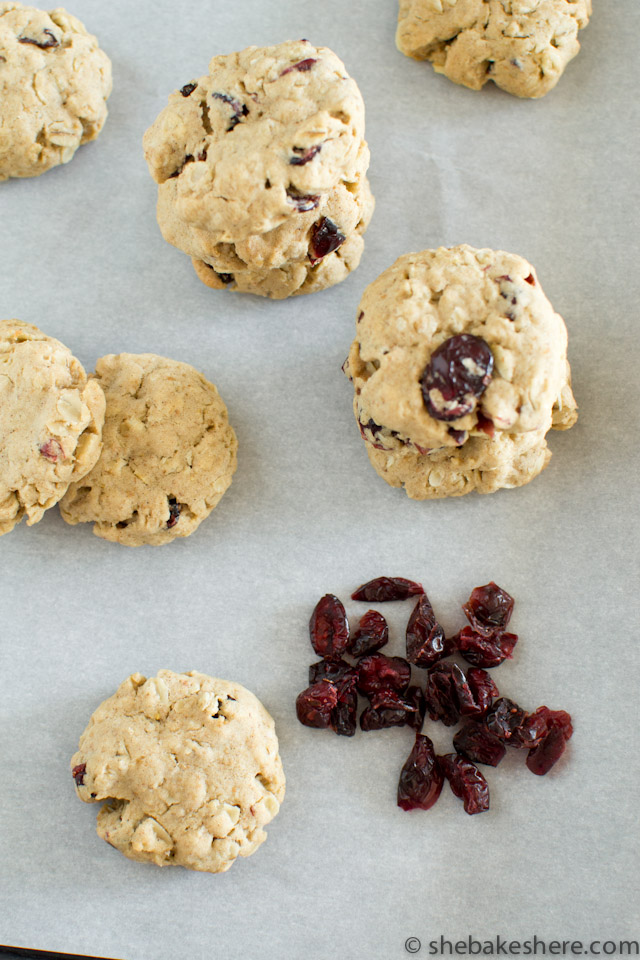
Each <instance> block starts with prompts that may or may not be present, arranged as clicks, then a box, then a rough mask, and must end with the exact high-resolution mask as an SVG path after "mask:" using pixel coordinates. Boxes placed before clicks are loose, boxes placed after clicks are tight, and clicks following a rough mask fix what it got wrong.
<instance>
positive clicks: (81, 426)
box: [0, 320, 105, 536]
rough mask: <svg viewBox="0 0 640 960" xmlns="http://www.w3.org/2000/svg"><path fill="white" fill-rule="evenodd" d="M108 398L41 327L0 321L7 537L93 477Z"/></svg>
mask: <svg viewBox="0 0 640 960" xmlns="http://www.w3.org/2000/svg"><path fill="white" fill-rule="evenodd" d="M104 408H105V400H104V394H103V392H102V389H101V388H100V385H99V384H98V383H96V382H95V381H94V380H89V381H88V380H87V376H86V374H85V372H84V369H83V367H82V365H81V364H80V362H79V361H78V360H76V358H75V357H74V356H73V355H72V353H71V351H70V350H68V349H67V347H65V346H64V344H62V343H60V341H59V340H54V338H53V337H47V336H46V335H45V334H44V333H42V331H41V330H38V328H37V327H34V326H32V325H31V324H28V323H21V322H20V320H0V536H1V535H2V534H3V533H8V532H9V531H10V530H12V529H13V528H14V527H15V525H16V524H17V523H19V522H20V520H22V518H23V517H24V516H26V517H27V524H29V525H31V524H34V523H37V522H38V520H41V519H42V516H43V514H44V512H45V510H48V509H49V507H52V506H53V505H54V504H55V503H57V502H58V500H60V498H61V497H62V496H63V495H64V494H65V492H66V490H67V488H68V486H69V484H70V483H72V482H73V481H74V480H79V479H81V478H82V477H84V476H85V474H87V473H88V472H89V471H90V470H91V468H92V467H93V465H94V463H95V462H96V460H97V459H98V456H99V454H100V448H101V433H102V424H103V421H104Z"/></svg>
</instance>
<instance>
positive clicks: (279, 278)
mask: <svg viewBox="0 0 640 960" xmlns="http://www.w3.org/2000/svg"><path fill="white" fill-rule="evenodd" d="M144 151H145V157H146V160H147V164H148V166H149V170H150V172H151V174H152V176H153V177H154V179H155V180H156V181H157V183H158V184H159V188H158V223H159V225H160V229H161V231H162V234H163V236H164V237H165V239H166V240H167V241H168V242H169V243H171V244H173V245H174V246H176V247H178V249H180V250H182V251H184V252H185V253H187V254H188V255H189V256H190V257H191V258H192V261H193V264H194V267H195V269H196V273H197V274H198V276H199V277H200V279H201V280H203V281H204V282H205V283H206V284H207V285H208V286H211V287H215V288H223V287H227V288H229V289H234V290H238V291H242V292H250V293H257V294H260V295H263V296H268V297H272V298H274V299H281V298H283V297H287V296H292V295H294V294H299V293H311V292H312V291H314V290H321V289H323V288H325V287H328V286H331V285H332V284H334V283H338V282H339V281H340V280H342V279H344V277H345V276H346V275H347V274H348V273H349V272H350V271H351V270H354V269H355V268H356V267H357V265H358V263H359V261H360V256H361V253H362V249H363V239H362V234H363V233H364V231H365V230H366V227H367V225H368V223H369V220H370V218H371V214H372V212H373V206H374V204H373V197H372V195H371V191H370V189H369V184H368V181H367V178H366V172H367V168H368V166H369V150H368V147H367V144H366V141H365V139H364V103H363V101H362V96H361V94H360V91H359V90H358V87H357V85H356V83H355V81H354V80H352V79H351V78H350V77H349V76H348V74H347V73H346V70H345V68H344V64H343V63H342V62H341V60H339V59H338V57H337V56H336V55H335V54H334V53H332V51H331V50H329V49H327V48H326V47H314V46H313V45H312V44H311V43H309V42H308V41H306V40H300V41H295V42H287V43H281V44H279V45H278V46H275V47H264V48H259V47H248V48H247V49H246V50H243V51H241V52H239V53H233V54H229V55H227V56H218V57H214V58H213V59H212V61H211V63H210V65H209V74H208V75H206V76H204V77H200V79H198V80H194V81H192V82H191V83H187V84H185V86H184V87H182V89H181V90H179V91H177V92H176V93H173V94H171V96H170V97H169V104H168V106H167V107H165V109H164V110H163V111H162V112H161V113H160V115H159V116H158V118H157V119H156V121H155V123H154V124H153V125H152V126H151V127H150V128H149V130H147V132H146V134H145V136H144Z"/></svg>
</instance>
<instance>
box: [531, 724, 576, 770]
mask: <svg viewBox="0 0 640 960" xmlns="http://www.w3.org/2000/svg"><path fill="white" fill-rule="evenodd" d="M542 710H545V711H546V721H547V727H548V732H547V733H546V735H545V736H544V737H543V738H542V740H541V741H540V742H539V743H538V745H537V746H536V747H534V748H533V749H532V750H530V751H529V753H528V754H527V759H526V761H525V762H526V764H527V766H528V768H529V770H531V772H532V773H535V774H536V775H537V776H539V777H543V776H544V775H545V774H546V773H548V772H549V770H551V768H552V767H553V766H554V764H555V763H557V762H558V760H559V759H560V757H561V756H562V754H563V753H564V749H565V746H566V743H567V740H570V739H571V736H572V734H573V726H572V724H571V717H570V716H569V714H568V713H567V712H566V711H565V710H548V709H547V707H539V708H538V710H536V713H538V712H539V711H542Z"/></svg>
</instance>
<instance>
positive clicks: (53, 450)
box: [39, 439, 64, 463]
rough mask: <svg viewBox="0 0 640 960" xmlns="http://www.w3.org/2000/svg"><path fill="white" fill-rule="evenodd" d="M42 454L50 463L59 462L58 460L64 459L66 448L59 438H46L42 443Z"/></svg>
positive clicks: (40, 448)
mask: <svg viewBox="0 0 640 960" xmlns="http://www.w3.org/2000/svg"><path fill="white" fill-rule="evenodd" d="M39 450H40V454H41V456H43V457H44V458H45V460H48V461H49V462H50V463H57V462H58V460H61V459H62V460H64V450H63V449H62V444H61V443H60V441H59V440H53V439H51V440H46V441H45V443H42V444H40V447H39Z"/></svg>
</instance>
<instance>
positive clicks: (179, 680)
mask: <svg viewBox="0 0 640 960" xmlns="http://www.w3.org/2000/svg"><path fill="white" fill-rule="evenodd" d="M71 768H72V774H73V778H74V781H75V784H76V791H77V794H78V796H79V797H80V799H81V800H84V801H85V802H86V803H98V802H100V801H104V800H106V803H105V804H104V806H103V807H102V809H101V810H100V812H99V813H98V834H99V836H100V837H102V838H103V839H104V840H106V841H107V843H110V844H111V845H112V846H113V847H115V848H116V849H117V850H120V851H121V853H124V855H125V856H127V857H130V858H131V859H132V860H141V861H147V862H151V863H155V864H157V865H158V866H160V867H163V866H169V865H175V866H183V867H188V868H189V869H191V870H203V871H207V872H209V873H221V872H223V871H225V870H228V869H229V867H230V866H231V865H232V864H233V862H234V860H235V859H236V857H248V856H250V855H251V854H252V853H254V852H255V851H256V850H257V848H258V847H259V846H260V844H261V843H263V842H264V840H265V839H266V836H267V835H266V833H265V830H264V827H265V826H266V824H267V823H269V822H270V821H271V820H273V818H274V817H275V816H276V814H277V813H278V810H279V809H280V804H281V803H282V800H283V798H284V791H285V778H284V773H283V770H282V763H281V761H280V756H279V754H278V740H277V737H276V733H275V729H274V723H273V720H272V718H271V717H270V716H269V714H268V713H267V711H266V710H265V708H264V707H263V706H262V704H261V703H260V701H259V700H258V699H257V698H256V697H255V696H254V695H253V694H252V693H250V692H249V691H248V690H246V689H245V688H244V687H242V686H240V684H238V683H230V682H228V681H226V680H218V679H216V678H214V677H208V676H205V675H204V674H202V673H195V672H193V671H191V672H189V673H173V672H172V671H171V670H160V671H159V673H158V676H157V677H151V678H149V679H147V678H146V677H143V676H142V675H141V674H139V673H135V674H133V676H131V677H129V678H128V679H127V680H125V681H124V683H122V684H121V685H120V687H119V688H118V690H117V691H116V693H115V694H114V695H113V696H112V697H109V699H108V700H105V701H104V703H102V704H101V705H100V706H99V707H98V709H97V710H96V711H95V713H94V714H93V716H92V717H91V719H90V720H89V725H88V726H87V729H86V730H85V731H84V733H83V734H82V736H81V737H80V743H79V746H78V751H77V753H75V754H74V756H73V758H72V760H71Z"/></svg>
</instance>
